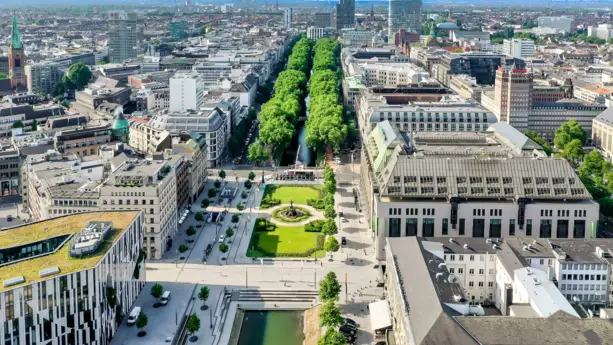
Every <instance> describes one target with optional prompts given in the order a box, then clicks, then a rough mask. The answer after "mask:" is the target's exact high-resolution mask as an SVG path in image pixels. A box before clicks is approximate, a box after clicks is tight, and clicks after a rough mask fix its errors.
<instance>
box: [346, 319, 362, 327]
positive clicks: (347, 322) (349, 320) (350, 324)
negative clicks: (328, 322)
mask: <svg viewBox="0 0 613 345" xmlns="http://www.w3.org/2000/svg"><path fill="white" fill-rule="evenodd" d="M343 320H344V321H345V324H346V325H349V326H353V327H356V328H357V327H359V326H360V325H358V323H357V322H355V321H354V320H353V319H350V318H348V317H346V318H344V319H343Z"/></svg>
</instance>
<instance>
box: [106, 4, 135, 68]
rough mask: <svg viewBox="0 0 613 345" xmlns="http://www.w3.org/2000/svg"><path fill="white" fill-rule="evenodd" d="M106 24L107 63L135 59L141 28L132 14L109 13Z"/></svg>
mask: <svg viewBox="0 0 613 345" xmlns="http://www.w3.org/2000/svg"><path fill="white" fill-rule="evenodd" d="M108 20H109V24H108V36H109V40H108V48H109V62H117V63H122V62H124V61H126V60H130V59H135V58H136V56H137V55H138V42H139V38H140V37H141V31H142V26H141V23H140V22H139V20H138V17H137V15H136V14H134V13H128V12H111V13H109V18H108Z"/></svg>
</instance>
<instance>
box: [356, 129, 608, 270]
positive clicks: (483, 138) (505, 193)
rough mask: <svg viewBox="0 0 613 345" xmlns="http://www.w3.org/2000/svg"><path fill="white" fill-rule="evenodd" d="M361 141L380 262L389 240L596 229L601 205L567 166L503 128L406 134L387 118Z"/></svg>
mask: <svg viewBox="0 0 613 345" xmlns="http://www.w3.org/2000/svg"><path fill="white" fill-rule="evenodd" d="M365 138H366V139H365V140H364V149H363V150H362V156H363V157H362V161H363V162H365V164H364V165H363V167H362V168H361V169H362V171H361V174H360V175H361V178H362V188H363V190H364V192H365V196H366V200H367V206H366V207H365V211H366V214H367V215H368V217H369V219H371V223H369V226H370V227H372V229H373V231H374V232H375V247H376V256H377V258H378V259H379V260H382V258H384V257H385V254H384V252H383V248H384V243H385V238H387V237H402V236H424V237H438V236H449V237H480V238H488V237H490V238H506V237H516V236H535V237H540V238H588V237H590V236H591V235H590V234H591V232H590V231H589V230H590V229H592V228H593V227H595V226H596V224H597V221H598V214H599V213H598V210H599V205H598V204H597V203H596V202H595V201H594V200H593V199H592V197H591V196H590V194H589V192H588V191H587V189H586V188H585V186H583V184H582V183H581V181H580V180H579V178H578V177H577V176H576V174H575V173H574V171H573V169H572V168H571V167H570V166H568V164H567V163H566V161H565V160H563V159H557V158H548V157H545V155H544V153H543V152H542V148H541V147H540V146H539V145H538V144H536V143H534V142H533V141H532V140H530V139H528V138H527V137H526V136H524V135H523V134H521V133H520V132H519V131H518V130H516V129H515V128H513V127H511V126H509V125H507V124H505V123H500V122H499V123H496V124H493V125H491V126H490V129H489V130H488V132H487V133H475V132H416V133H411V134H409V133H407V132H404V133H401V132H400V131H399V130H398V129H396V127H394V126H393V125H392V124H391V123H390V122H388V121H385V122H382V123H380V124H379V125H378V126H377V128H376V129H375V130H373V131H372V132H371V133H370V134H369V135H368V136H365ZM496 143H497V144H496ZM575 211H577V212H575ZM560 220H565V221H566V222H562V223H561V222H560ZM571 230H572V231H571Z"/></svg>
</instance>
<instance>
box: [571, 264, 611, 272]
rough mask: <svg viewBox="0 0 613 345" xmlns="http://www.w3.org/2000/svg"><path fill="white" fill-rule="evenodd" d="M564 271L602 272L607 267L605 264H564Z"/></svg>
mask: <svg viewBox="0 0 613 345" xmlns="http://www.w3.org/2000/svg"><path fill="white" fill-rule="evenodd" d="M562 269H563V270H569V271H570V270H574V271H577V270H582V271H583V270H585V271H601V270H606V269H607V265H604V264H562Z"/></svg>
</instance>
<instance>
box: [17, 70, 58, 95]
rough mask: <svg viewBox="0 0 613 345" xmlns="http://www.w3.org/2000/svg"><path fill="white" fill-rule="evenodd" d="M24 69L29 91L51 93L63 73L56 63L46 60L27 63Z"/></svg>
mask: <svg viewBox="0 0 613 345" xmlns="http://www.w3.org/2000/svg"><path fill="white" fill-rule="evenodd" d="M25 71H26V78H27V80H28V92H30V93H44V94H50V93H53V92H54V91H55V87H56V86H57V84H59V83H60V80H61V79H62V75H63V72H62V70H61V69H60V66H59V65H58V64H56V63H48V62H43V63H38V64H33V65H28V66H26V68H25Z"/></svg>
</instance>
